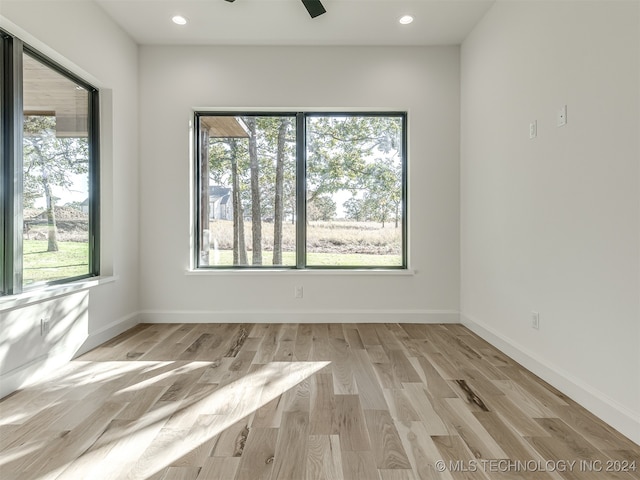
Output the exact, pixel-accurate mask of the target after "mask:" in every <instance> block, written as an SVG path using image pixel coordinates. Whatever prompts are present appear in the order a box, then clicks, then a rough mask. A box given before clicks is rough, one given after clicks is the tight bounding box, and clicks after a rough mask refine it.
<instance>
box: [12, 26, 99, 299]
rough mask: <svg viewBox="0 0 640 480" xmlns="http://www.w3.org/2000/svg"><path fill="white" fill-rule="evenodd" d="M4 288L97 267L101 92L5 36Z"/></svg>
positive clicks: (91, 272) (19, 288)
mask: <svg viewBox="0 0 640 480" xmlns="http://www.w3.org/2000/svg"><path fill="white" fill-rule="evenodd" d="M2 42H3V45H2V47H3V48H2V84H1V87H2V96H1V97H2V115H1V117H2V119H1V121H2V149H1V154H2V195H1V197H2V198H1V201H2V204H1V206H2V208H1V209H0V210H1V215H2V240H3V242H2V249H1V250H2V267H3V275H2V285H1V286H2V293H3V294H16V293H20V292H22V291H24V290H28V289H30V288H34V287H37V286H41V285H47V284H51V283H59V282H66V281H70V280H76V279H80V278H85V277H89V276H93V275H97V274H98V263H99V262H98V247H97V246H98V242H97V233H98V232H97V229H98V228H97V227H98V218H97V217H98V192H97V187H98V148H97V146H98V145H97V141H98V136H97V134H98V126H97V118H98V111H97V105H98V92H97V91H96V89H95V88H93V87H92V86H90V85H89V84H87V83H86V82H84V81H83V80H81V79H79V78H77V77H76V76H74V75H72V74H71V73H69V72H68V71H66V70H65V69H63V68H61V67H60V66H58V65H56V64H55V63H53V62H51V61H50V60H48V59H46V58H45V57H43V56H42V55H40V54H38V53H37V52H36V51H34V50H32V49H30V48H29V47H27V46H25V45H24V44H23V43H22V42H21V41H20V40H19V39H17V38H15V37H12V36H10V35H6V34H3V36H2Z"/></svg>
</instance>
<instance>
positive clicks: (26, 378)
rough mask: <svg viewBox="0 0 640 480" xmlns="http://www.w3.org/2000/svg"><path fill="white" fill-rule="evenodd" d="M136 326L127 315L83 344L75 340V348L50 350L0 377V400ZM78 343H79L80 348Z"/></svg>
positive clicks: (79, 340) (135, 314)
mask: <svg viewBox="0 0 640 480" xmlns="http://www.w3.org/2000/svg"><path fill="white" fill-rule="evenodd" d="M138 323H139V322H138V313H137V312H136V313H133V314H131V315H127V316H126V317H123V318H121V319H119V320H116V321H115V322H111V323H110V324H109V325H106V326H105V327H103V328H101V329H100V330H98V331H96V332H93V333H91V334H90V335H88V336H87V337H86V338H85V340H84V342H83V341H82V337H79V339H78V342H77V343H75V346H74V345H73V344H66V345H65V346H62V347H60V346H58V347H54V348H52V349H51V350H49V351H47V352H46V353H44V354H42V355H40V356H38V357H36V358H34V359H33V360H31V361H29V362H28V363H26V364H24V365H21V366H19V367H17V368H15V369H13V370H11V371H9V372H6V373H4V374H3V375H0V398H4V397H6V396H7V395H9V394H11V393H13V392H15V391H16V390H18V389H20V388H24V387H26V386H28V385H31V384H33V383H35V382H37V381H38V380H41V379H45V378H47V376H48V375H50V374H51V373H52V372H55V371H56V370H58V369H60V368H62V367H64V366H65V365H67V364H68V363H69V361H70V360H72V359H73V358H75V357H77V356H78V355H82V354H83V353H85V352H88V351H89V350H91V349H92V348H95V347H97V346H98V345H100V344H102V343H104V342H106V341H107V340H110V339H111V338H113V337H115V336H116V335H119V334H120V333H122V332H124V331H126V330H128V329H129V328H131V327H133V326H135V325H137V324H138ZM82 336H84V335H82ZM80 342H82V343H81V344H80Z"/></svg>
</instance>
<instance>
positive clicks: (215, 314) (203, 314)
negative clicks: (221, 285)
mask: <svg viewBox="0 0 640 480" xmlns="http://www.w3.org/2000/svg"><path fill="white" fill-rule="evenodd" d="M139 320H140V323H459V322H460V316H459V313H458V312H457V311H454V310H310V311H269V310H265V311H192V310H191V311H173V310H172V311H161V310H145V311H142V312H141V313H140V316H139Z"/></svg>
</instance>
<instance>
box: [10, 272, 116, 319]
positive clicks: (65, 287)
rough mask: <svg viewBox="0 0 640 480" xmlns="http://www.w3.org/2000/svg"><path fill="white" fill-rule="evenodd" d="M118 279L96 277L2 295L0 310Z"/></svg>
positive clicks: (43, 300)
mask: <svg viewBox="0 0 640 480" xmlns="http://www.w3.org/2000/svg"><path fill="white" fill-rule="evenodd" d="M116 280H118V277H117V276H110V277H94V278H87V279H84V280H78V281H77V282H71V283H65V284H62V285H51V286H49V287H44V288H39V289H36V290H31V291H27V292H24V293H20V294H18V295H7V296H6V297H0V312H3V311H8V310H14V309H16V308H22V307H26V306H29V305H34V304H36V303H42V302H45V301H48V300H52V299H54V298H58V297H62V296H65V295H69V294H72V293H76V292H81V291H83V290H88V289H90V288H93V287H97V286H99V285H104V284H107V283H112V282H115V281H116Z"/></svg>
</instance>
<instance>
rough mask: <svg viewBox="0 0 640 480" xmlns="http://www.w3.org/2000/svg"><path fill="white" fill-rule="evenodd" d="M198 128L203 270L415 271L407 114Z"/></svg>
mask: <svg viewBox="0 0 640 480" xmlns="http://www.w3.org/2000/svg"><path fill="white" fill-rule="evenodd" d="M195 118H196V122H195V124H196V129H195V131H196V138H195V143H196V149H195V151H196V168H195V171H196V180H195V184H196V195H195V197H196V198H195V204H196V206H197V208H196V217H197V218H196V235H195V238H196V249H195V250H196V257H197V258H196V259H195V261H196V265H197V267H198V268H215V267H223V268H229V267H238V268H248V267H254V268H260V267H269V268H274V267H277V268H406V266H407V252H406V231H407V225H406V197H407V195H406V163H407V162H406V114H404V113H397V112H385V113H268V114H267V113H235V112H234V113H204V112H202V113H196V116H195Z"/></svg>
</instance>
